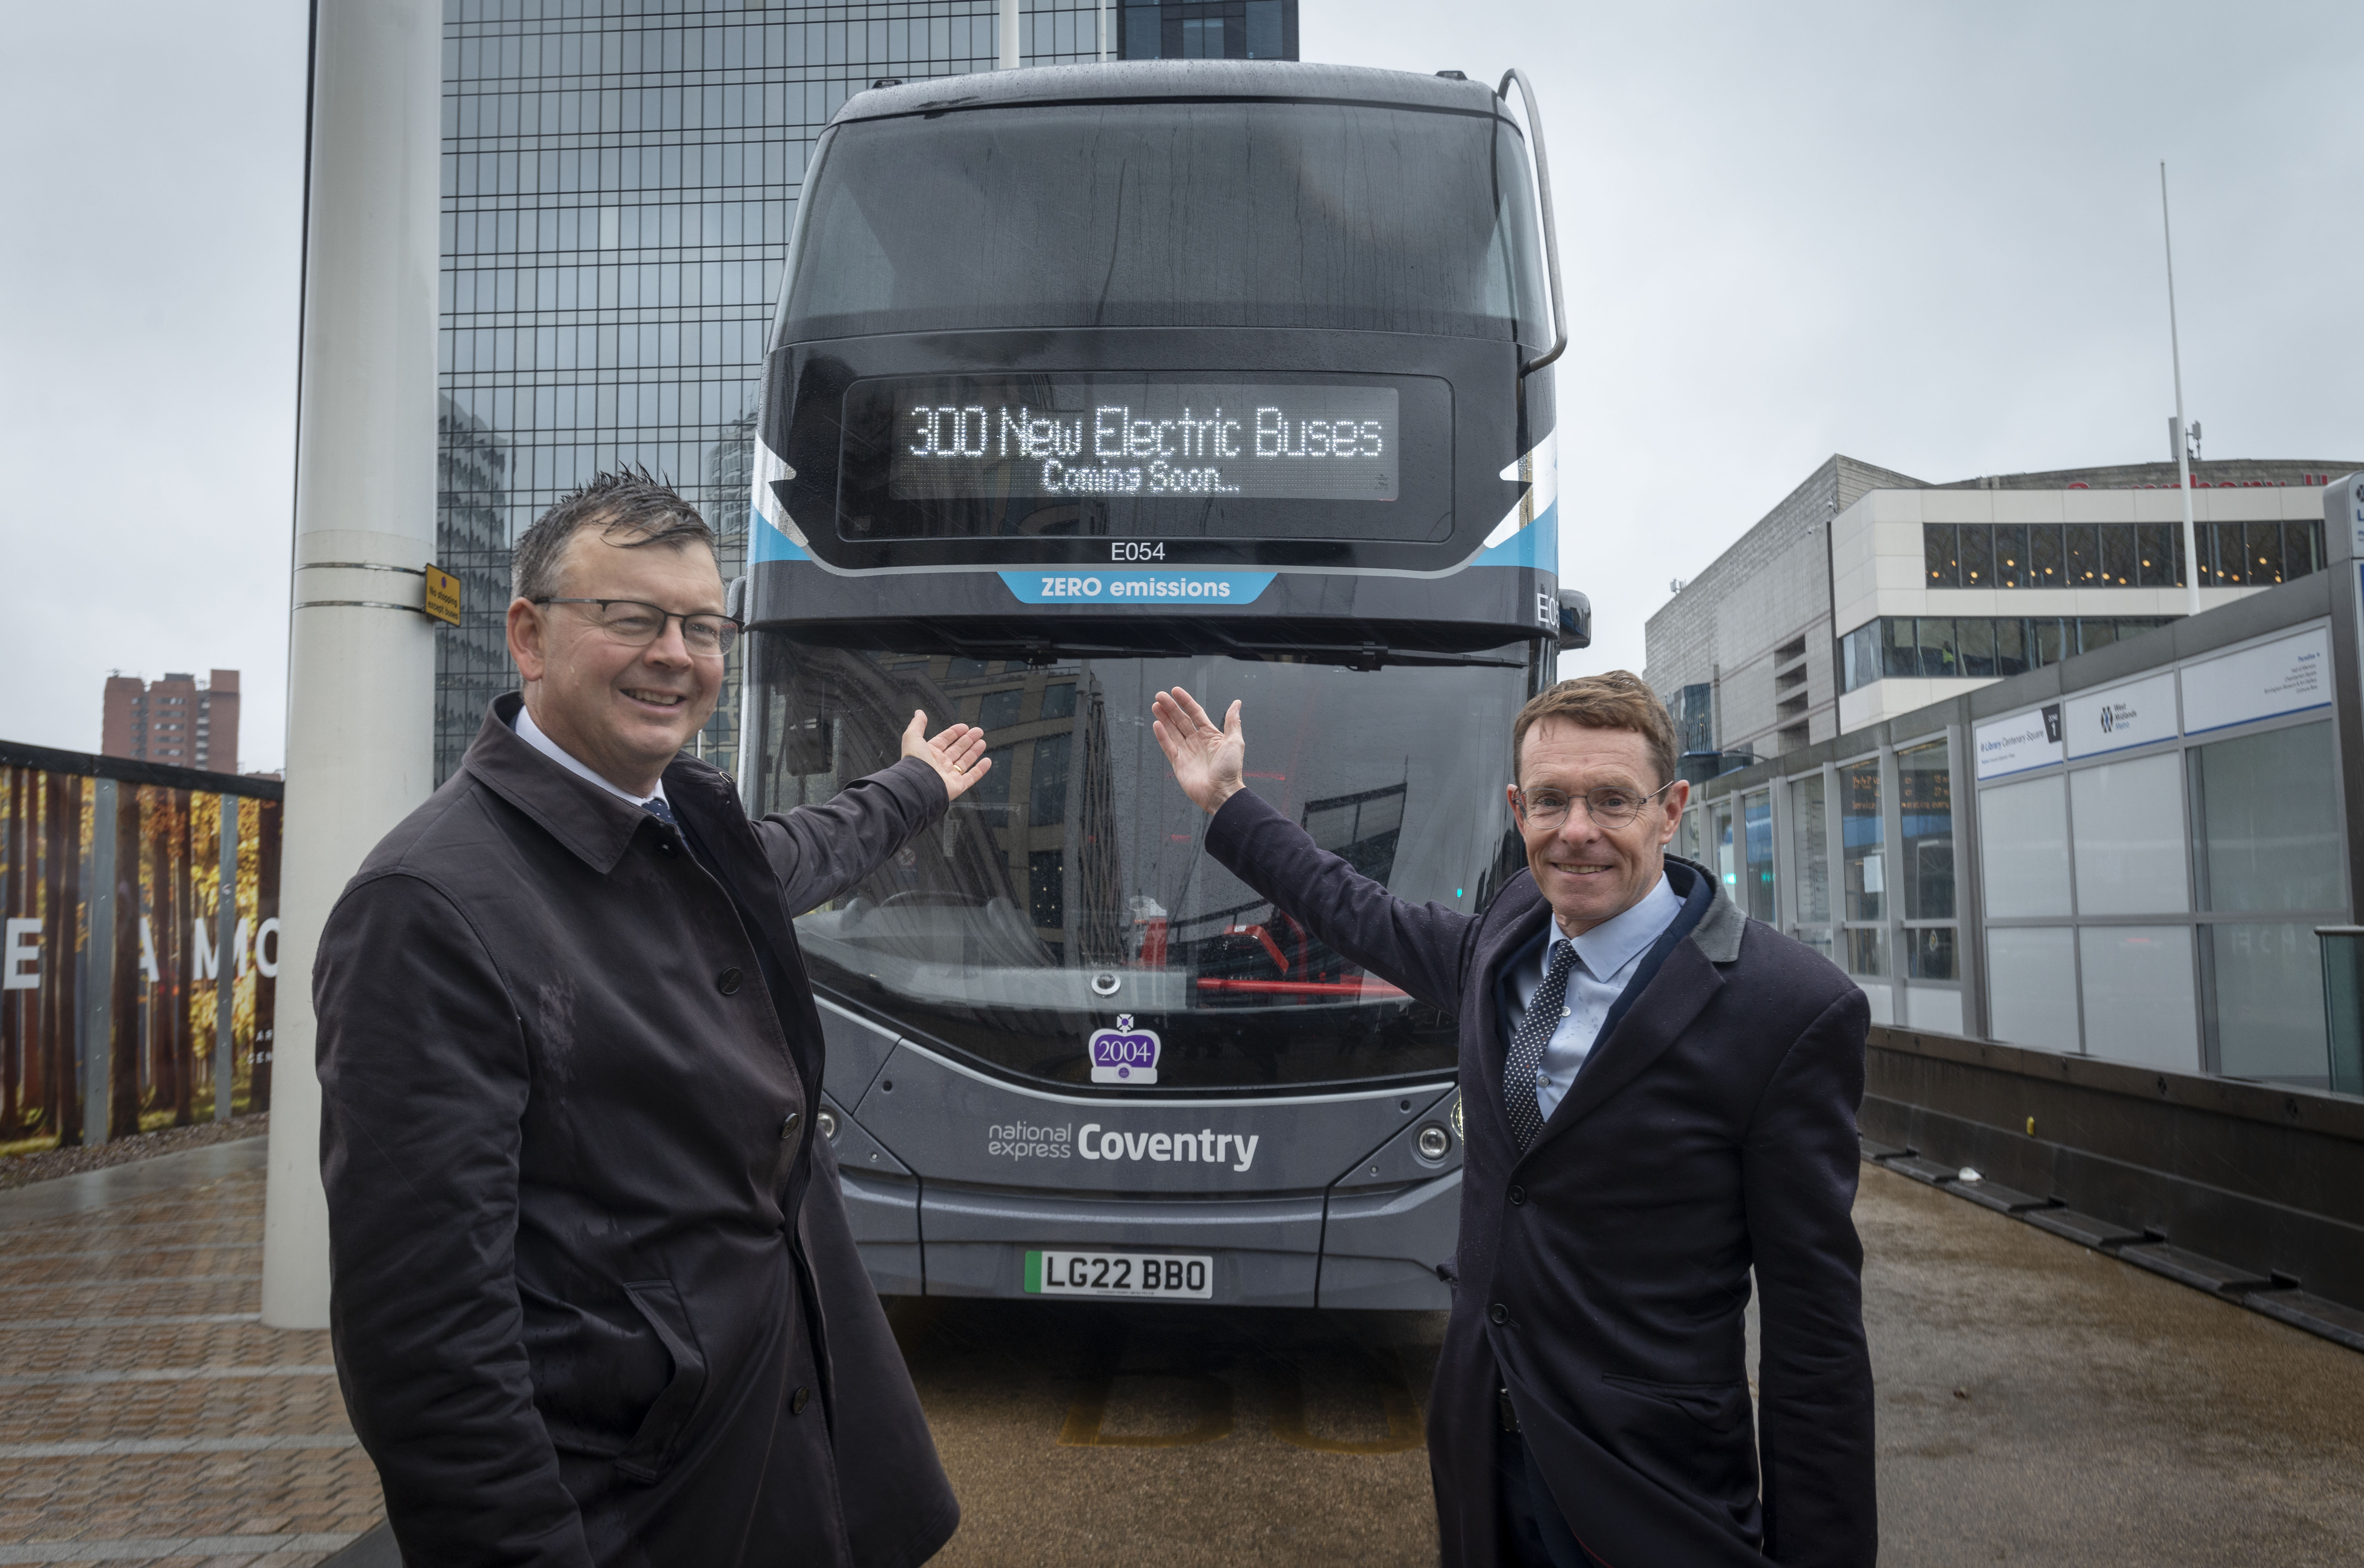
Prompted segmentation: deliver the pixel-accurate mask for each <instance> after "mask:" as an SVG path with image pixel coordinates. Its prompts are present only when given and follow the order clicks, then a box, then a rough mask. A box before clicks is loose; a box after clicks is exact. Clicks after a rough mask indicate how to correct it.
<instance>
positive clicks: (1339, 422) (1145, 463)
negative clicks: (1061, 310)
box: [887, 375, 1401, 501]
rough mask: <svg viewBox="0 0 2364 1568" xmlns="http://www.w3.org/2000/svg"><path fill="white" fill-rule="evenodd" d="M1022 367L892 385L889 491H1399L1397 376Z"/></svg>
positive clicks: (945, 495)
mask: <svg viewBox="0 0 2364 1568" xmlns="http://www.w3.org/2000/svg"><path fill="white" fill-rule="evenodd" d="M1029 379H1030V381H1031V382H1032V383H1034V386H1033V387H1032V388H1030V389H1026V390H1027V391H1031V393H1032V396H1031V398H1028V397H1027V396H1026V393H1025V391H1021V393H1020V396H1019V397H1012V396H1009V395H1008V393H1009V390H1010V389H1008V388H1001V387H992V386H985V385H980V384H976V383H973V382H970V381H967V380H965V379H942V380H935V381H923V382H905V383H900V384H896V385H895V386H894V387H893V389H892V392H891V394H890V395H891V396H892V397H893V400H894V405H895V409H894V417H895V421H896V432H895V445H894V448H893V451H892V456H891V457H890V458H889V460H888V466H887V484H888V491H889V494H891V495H893V497H894V498H895V499H897V500H898V501H901V500H929V501H938V500H952V499H955V498H964V497H971V496H999V495H1019V496H1027V497H1040V496H1054V495H1139V496H1155V495H1179V496H1188V495H1237V496H1240V497H1242V498H1243V499H1247V500H1305V501H1392V500H1394V499H1395V498H1396V475H1397V472H1398V469H1397V465H1398V463H1399V462H1400V461H1401V459H1400V457H1399V451H1398V444H1397V438H1398V430H1397V417H1398V398H1397V395H1396V391H1395V389H1394V388H1393V387H1388V386H1322V385H1303V386H1299V385H1259V384H1254V383H1237V382H1233V383H1214V382H1163V383H1160V382H1143V381H1134V382H1122V381H1109V380H1103V379H1099V378H1096V377H1091V376H1060V375H1051V376H1037V377H1031V378H1029Z"/></svg>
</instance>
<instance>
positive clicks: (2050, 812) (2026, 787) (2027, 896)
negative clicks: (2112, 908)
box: [1979, 773, 2071, 940]
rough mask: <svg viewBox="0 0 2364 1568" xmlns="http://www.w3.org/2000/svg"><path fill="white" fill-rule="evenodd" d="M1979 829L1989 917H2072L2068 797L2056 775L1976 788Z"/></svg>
mask: <svg viewBox="0 0 2364 1568" xmlns="http://www.w3.org/2000/svg"><path fill="white" fill-rule="evenodd" d="M1979 870H1980V872H1981V873H1982V875H1983V878H1984V881H1983V886H1984V888H1985V892H1986V910H1987V913H1988V914H1989V915H1990V916H1993V917H2000V918H2003V919H2013V918H2017V917H2024V916H2030V915H2039V916H2040V915H2066V914H2069V913H2070V909H2071V906H2070V904H2069V793H2068V788H2067V785H2066V783H2065V781H2064V780H2063V779H2062V778H2061V777H2060V775H2059V774H2057V773H2056V774H2054V775H2053V776H2052V777H2050V778H2043V779H2026V780H2024V781H2022V782H2021V783H2018V784H1997V785H1995V786H1994V787H1993V788H1991V789H1985V790H1980V791H1979ZM1990 940H1991V938H1990Z"/></svg>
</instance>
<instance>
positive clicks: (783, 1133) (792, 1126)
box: [780, 1111, 805, 1143]
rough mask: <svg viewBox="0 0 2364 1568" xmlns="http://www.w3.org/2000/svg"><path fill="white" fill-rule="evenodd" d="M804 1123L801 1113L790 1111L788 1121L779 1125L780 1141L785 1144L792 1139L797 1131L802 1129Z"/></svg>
mask: <svg viewBox="0 0 2364 1568" xmlns="http://www.w3.org/2000/svg"><path fill="white" fill-rule="evenodd" d="M804 1122H805V1118H804V1113H803V1112H802V1111H790V1112H789V1113H788V1119H787V1120H786V1121H784V1122H782V1123H780V1141H781V1142H783V1143H786V1141H787V1140H789V1139H791V1138H794V1137H795V1136H796V1135H797V1129H798V1128H799V1127H802V1126H803V1125H804Z"/></svg>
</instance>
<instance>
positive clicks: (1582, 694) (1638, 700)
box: [1511, 670, 1676, 784]
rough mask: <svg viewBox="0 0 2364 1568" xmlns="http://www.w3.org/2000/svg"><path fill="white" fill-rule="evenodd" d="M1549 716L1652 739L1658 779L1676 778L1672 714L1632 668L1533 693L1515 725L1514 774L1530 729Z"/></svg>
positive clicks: (1512, 761)
mask: <svg viewBox="0 0 2364 1568" xmlns="http://www.w3.org/2000/svg"><path fill="white" fill-rule="evenodd" d="M1546 718H1558V719H1565V720H1566V721H1567V722H1568V723H1570V724H1577V725H1581V726H1583V727H1584V728H1587V729H1630V730H1632V731H1633V732H1634V734H1636V735H1639V736H1640V737H1641V738H1642V739H1643V740H1645V741H1646V742H1648V743H1649V747H1650V760H1651V761H1652V762H1656V764H1657V765H1658V782H1659V783H1660V784H1671V783H1672V782H1673V781H1674V777H1675V767H1676V758H1675V752H1676V746H1675V720H1674V716H1673V715H1672V714H1669V713H1668V712H1667V705H1666V704H1665V703H1662V702H1660V701H1659V700H1658V694H1657V693H1656V692H1654V691H1652V690H1651V689H1650V688H1649V687H1648V686H1646V685H1645V684H1643V682H1642V678H1641V677H1640V676H1639V675H1636V674H1634V673H1633V672H1632V671H1631V670H1611V671H1610V672H1609V673H1607V674H1605V675H1583V676H1579V677H1578V678H1577V679H1576V680H1573V681H1562V682H1561V683H1560V684H1557V685H1556V686H1553V687H1551V688H1550V689H1549V690H1547V691H1544V692H1542V693H1540V694H1538V695H1535V696H1534V697H1533V698H1531V699H1530V700H1529V701H1528V703H1527V706H1524V707H1522V708H1521V709H1520V710H1519V717H1518V720H1517V722H1516V723H1514V724H1512V725H1511V774H1512V776H1513V777H1515V776H1517V773H1518V768H1519V752H1520V750H1521V749H1522V747H1524V746H1525V745H1526V743H1527V731H1528V730H1530V729H1533V728H1534V727H1535V726H1536V725H1538V724H1541V723H1542V722H1543V721H1544V719H1546Z"/></svg>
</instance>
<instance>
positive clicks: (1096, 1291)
mask: <svg viewBox="0 0 2364 1568" xmlns="http://www.w3.org/2000/svg"><path fill="white" fill-rule="evenodd" d="M1026 1294H1027V1295H1029V1296H1154V1297H1160V1298H1165V1299H1174V1298H1180V1299H1184V1300H1194V1301H1208V1300H1211V1299H1213V1297H1214V1294H1215V1260H1214V1259H1213V1258H1211V1257H1209V1256H1206V1255H1204V1254H1200V1255H1199V1256H1195V1257H1187V1256H1186V1257H1168V1256H1165V1255H1162V1254H1161V1255H1158V1256H1147V1255H1144V1254H1143V1253H1139V1252H1050V1251H1043V1252H1029V1253H1027V1254H1026Z"/></svg>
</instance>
